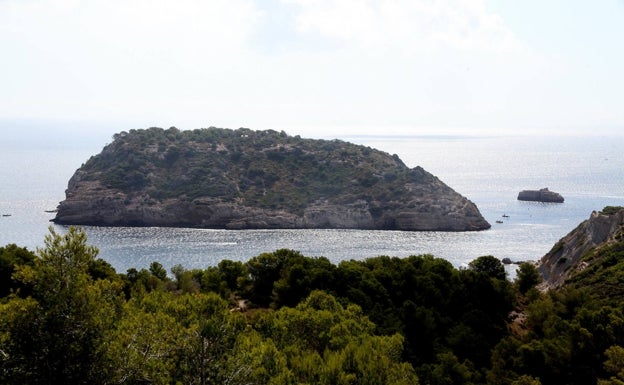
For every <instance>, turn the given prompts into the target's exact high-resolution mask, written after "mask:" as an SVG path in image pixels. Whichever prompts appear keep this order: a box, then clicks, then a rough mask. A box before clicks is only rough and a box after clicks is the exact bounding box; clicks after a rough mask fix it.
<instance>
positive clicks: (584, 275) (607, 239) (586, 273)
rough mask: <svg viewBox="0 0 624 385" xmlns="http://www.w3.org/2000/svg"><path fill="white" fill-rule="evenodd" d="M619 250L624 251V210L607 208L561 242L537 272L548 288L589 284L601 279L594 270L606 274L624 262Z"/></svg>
mask: <svg viewBox="0 0 624 385" xmlns="http://www.w3.org/2000/svg"><path fill="white" fill-rule="evenodd" d="M620 249H621V250H622V251H624V208H622V207H605V208H604V209H603V210H602V211H594V212H593V213H592V214H591V215H590V217H589V219H587V220H585V221H583V222H582V223H581V224H579V225H578V226H577V227H576V229H574V230H572V231H571V232H570V233H569V234H567V235H566V236H565V237H563V238H562V239H561V240H559V242H557V243H556V244H555V245H554V246H553V248H552V249H551V250H550V251H549V252H548V253H547V254H546V255H545V256H544V257H542V259H541V260H540V262H539V264H538V271H539V272H540V274H541V275H542V278H543V279H544V285H545V286H546V287H561V286H562V285H563V284H564V283H566V284H573V282H575V281H578V280H579V279H584V280H585V281H584V282H585V284H588V282H589V281H591V280H592V279H594V278H597V277H598V275H597V274H594V272H593V270H601V271H604V268H605V267H611V266H614V265H615V264H616V263H619V261H620V260H622V262H624V259H622V258H620V256H619V254H622V253H621V251H620ZM614 251H615V254H614ZM622 256H624V255H622ZM605 263H606V265H608V266H605ZM592 275H593V278H592V277H590V276H592ZM618 285H619V284H618Z"/></svg>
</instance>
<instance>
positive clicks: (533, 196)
mask: <svg viewBox="0 0 624 385" xmlns="http://www.w3.org/2000/svg"><path fill="white" fill-rule="evenodd" d="M518 200H519V201H533V202H544V203H563V197H562V196H561V194H559V193H556V192H554V191H550V190H548V187H546V188H543V189H539V190H522V191H520V193H518Z"/></svg>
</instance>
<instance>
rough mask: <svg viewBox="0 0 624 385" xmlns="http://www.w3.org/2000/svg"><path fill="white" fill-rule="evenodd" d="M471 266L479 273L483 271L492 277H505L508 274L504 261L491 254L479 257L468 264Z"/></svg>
mask: <svg viewBox="0 0 624 385" xmlns="http://www.w3.org/2000/svg"><path fill="white" fill-rule="evenodd" d="M468 266H470V268H471V269H472V270H474V271H476V272H477V273H483V274H485V275H487V276H488V277H490V278H494V279H505V277H506V276H507V274H506V273H505V266H503V264H502V262H501V261H500V260H499V259H498V258H496V257H493V256H491V255H486V256H483V257H479V258H477V259H475V260H474V261H472V262H470V263H469V264H468Z"/></svg>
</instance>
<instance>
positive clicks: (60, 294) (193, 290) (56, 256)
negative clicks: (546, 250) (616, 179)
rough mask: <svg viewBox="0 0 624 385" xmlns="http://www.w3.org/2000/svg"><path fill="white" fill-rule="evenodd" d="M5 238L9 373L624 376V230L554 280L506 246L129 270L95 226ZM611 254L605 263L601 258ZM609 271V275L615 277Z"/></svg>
mask: <svg viewBox="0 0 624 385" xmlns="http://www.w3.org/2000/svg"><path fill="white" fill-rule="evenodd" d="M50 231H51V232H50V234H49V235H48V236H46V238H45V246H44V247H43V248H41V249H38V250H37V251H36V252H31V251H30V250H27V249H25V248H21V247H19V246H16V245H7V246H5V247H0V291H1V292H0V296H1V298H0V383H3V384H61V383H62V384H85V383H89V384H396V385H398V384H432V385H442V384H507V385H520V384H543V385H546V384H557V385H559V384H584V385H586V384H601V385H607V384H622V383H624V302H623V301H621V291H618V292H615V293H614V295H613V296H603V294H604V293H603V292H602V290H606V289H608V290H611V289H613V288H614V287H616V286H617V285H616V281H618V280H619V277H620V276H621V275H622V273H621V272H622V271H624V258H622V257H624V255H623V254H624V240H623V239H620V240H618V241H617V242H615V243H613V244H612V245H611V246H610V247H609V248H608V250H607V249H603V250H602V253H603V254H601V255H600V256H593V257H592V256H589V255H588V256H587V258H594V259H595V260H597V261H601V262H600V264H599V267H596V269H597V272H596V274H599V275H600V279H599V280H598V279H596V278H595V277H596V274H590V273H587V274H585V275H584V274H580V275H578V276H576V277H575V279H574V280H573V284H571V285H569V286H566V287H564V288H562V289H558V290H551V291H548V292H541V291H539V290H538V289H537V288H536V285H537V284H538V283H539V276H538V274H537V271H536V268H535V266H534V265H532V264H528V263H527V264H523V265H521V266H520V269H519V270H518V275H517V278H516V279H515V281H514V282H511V281H509V280H508V279H507V277H506V274H505V270H504V267H503V265H502V264H501V262H500V261H499V260H498V259H497V258H495V257H493V256H483V257H480V258H477V259H476V260H474V261H473V262H472V263H470V265H469V266H467V267H466V268H459V269H458V268H455V267H453V266H452V265H451V264H450V263H449V262H448V261H445V260H443V259H440V258H435V257H433V256H431V255H419V256H411V257H408V258H392V257H386V256H380V257H375V258H369V259H366V260H362V261H356V260H349V261H343V262H341V263H339V264H337V265H335V264H332V263H331V262H330V261H329V260H327V259H326V258H323V257H306V256H303V255H301V254H300V253H298V252H296V251H293V250H285V249H284V250H277V251H274V252H270V253H264V254H261V255H258V256H256V257H254V258H252V259H250V260H249V261H247V262H245V263H243V262H238V261H230V260H223V261H221V262H220V263H219V264H218V265H217V266H213V267H207V268H206V269H193V270H187V269H185V268H184V267H183V266H180V265H178V266H175V267H173V268H172V269H171V271H170V272H167V271H166V270H165V269H164V268H163V267H162V265H160V264H159V263H158V262H154V263H152V264H151V266H150V267H149V269H141V270H136V269H130V270H128V271H127V272H125V273H118V272H116V271H115V270H114V269H113V268H112V267H111V266H110V265H109V264H108V263H107V262H105V261H103V260H102V259H98V258H97V253H98V250H97V249H96V248H94V247H92V246H89V245H88V243H87V239H86V235H85V233H84V232H83V231H81V230H80V229H78V228H74V227H70V228H69V229H68V231H67V232H66V233H64V234H61V233H57V232H55V231H54V230H53V229H52V228H51V230H50ZM597 266H598V265H597ZM605 285H607V286H605Z"/></svg>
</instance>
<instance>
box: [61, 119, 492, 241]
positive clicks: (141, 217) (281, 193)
mask: <svg viewBox="0 0 624 385" xmlns="http://www.w3.org/2000/svg"><path fill="white" fill-rule="evenodd" d="M54 221H55V222H56V223H60V224H83V225H103V226H184V227H202V228H228V229H251V228H253V229H260V228H354V229H398V230H440V231H467V230H483V229H487V228H489V227H490V225H489V223H488V222H487V221H486V220H485V219H484V218H483V217H482V216H481V214H480V213H479V210H478V209H477V207H476V206H475V205H474V204H473V203H472V202H471V201H469V200H468V199H466V198H464V197H463V196H461V195H460V194H458V193H456V192H455V191H453V190H452V189H451V188H450V187H448V186H447V185H445V184H444V183H442V182H441V181H440V180H439V179H438V178H436V177H435V176H433V175H431V174H430V173H428V172H426V171H425V170H423V169H422V168H420V167H416V168H413V169H410V168H408V167H407V166H405V165H404V164H403V162H402V161H401V160H400V159H399V158H398V157H397V156H396V155H389V154H387V153H384V152H381V151H378V150H375V149H372V148H369V147H365V146H360V145H355V144H351V143H347V142H343V141H338V140H332V141H328V140H313V139H302V138H300V137H298V136H297V137H292V136H288V135H287V134H286V133H284V132H281V133H280V132H276V131H272V130H269V131H252V130H249V129H238V130H229V129H218V128H209V129H197V130H191V131H180V130H178V129H176V128H173V127H172V128H170V129H168V130H163V129H161V128H150V129H146V130H131V131H130V132H122V133H119V134H116V135H115V136H114V140H113V142H112V143H111V144H109V145H107V146H105V147H104V149H103V150H102V152H101V153H100V154H98V155H96V156H93V157H91V159H89V160H88V161H87V162H86V163H85V164H84V165H83V166H82V167H81V168H80V169H78V170H77V171H76V172H75V174H74V175H73V177H72V178H71V180H70V181H69V184H68V188H67V190H66V199H65V200H64V201H62V202H61V203H60V205H59V206H58V212H57V215H56V218H55V219H54Z"/></svg>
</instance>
